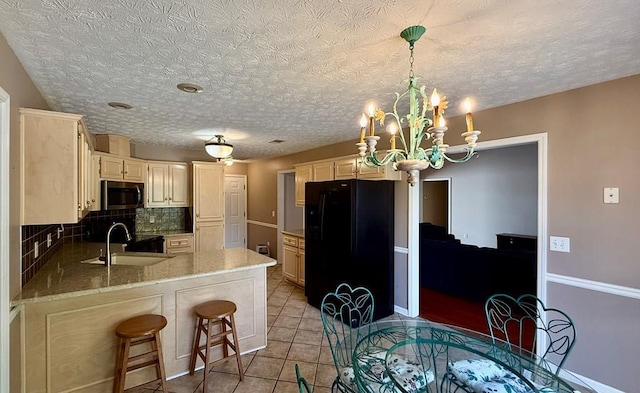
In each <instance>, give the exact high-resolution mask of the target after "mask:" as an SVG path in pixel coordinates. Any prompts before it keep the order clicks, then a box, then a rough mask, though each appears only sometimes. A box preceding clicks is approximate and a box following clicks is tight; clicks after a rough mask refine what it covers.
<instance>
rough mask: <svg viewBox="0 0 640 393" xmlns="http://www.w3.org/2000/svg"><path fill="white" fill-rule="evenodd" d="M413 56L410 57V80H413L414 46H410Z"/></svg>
mask: <svg viewBox="0 0 640 393" xmlns="http://www.w3.org/2000/svg"><path fill="white" fill-rule="evenodd" d="M409 49H410V50H411V54H410V55H409V79H413V44H411V45H409Z"/></svg>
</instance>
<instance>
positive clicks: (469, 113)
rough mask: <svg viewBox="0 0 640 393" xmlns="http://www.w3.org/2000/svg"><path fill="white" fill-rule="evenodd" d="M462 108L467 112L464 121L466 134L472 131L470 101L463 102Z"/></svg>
mask: <svg viewBox="0 0 640 393" xmlns="http://www.w3.org/2000/svg"><path fill="white" fill-rule="evenodd" d="M464 107H465V110H466V112H467V115H466V116H465V119H466V120H467V132H469V131H473V117H471V101H469V99H468V98H467V99H466V100H464Z"/></svg>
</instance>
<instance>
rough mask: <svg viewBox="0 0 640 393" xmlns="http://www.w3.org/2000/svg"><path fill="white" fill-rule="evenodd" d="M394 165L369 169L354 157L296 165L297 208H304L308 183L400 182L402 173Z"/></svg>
mask: <svg viewBox="0 0 640 393" xmlns="http://www.w3.org/2000/svg"><path fill="white" fill-rule="evenodd" d="M392 165H393V164H391V163H390V164H387V165H385V166H381V167H374V168H369V167H368V166H366V165H362V163H361V162H360V159H359V158H356V157H354V156H353V155H352V156H347V157H341V158H340V157H338V158H331V159H328V160H322V161H314V162H307V163H304V164H300V165H296V166H295V171H296V172H295V176H296V183H295V184H296V186H295V188H296V189H295V194H296V206H304V185H305V183H307V182H310V181H313V182H317V181H327V180H348V179H364V180H400V179H401V173H400V171H395V170H394V169H393V166H392Z"/></svg>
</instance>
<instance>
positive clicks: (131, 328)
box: [116, 314, 167, 338]
mask: <svg viewBox="0 0 640 393" xmlns="http://www.w3.org/2000/svg"><path fill="white" fill-rule="evenodd" d="M165 326H167V318H165V317H163V316H162V315H155V314H147V315H139V316H137V317H133V318H130V319H127V320H126V321H124V322H122V323H121V324H119V325H118V327H116V336H118V337H121V338H138V337H142V336H150V335H152V334H154V333H158V332H159V331H160V330H162V329H163V328H164V327H165Z"/></svg>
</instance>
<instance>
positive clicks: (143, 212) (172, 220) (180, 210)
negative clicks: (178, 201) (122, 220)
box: [136, 207, 189, 232]
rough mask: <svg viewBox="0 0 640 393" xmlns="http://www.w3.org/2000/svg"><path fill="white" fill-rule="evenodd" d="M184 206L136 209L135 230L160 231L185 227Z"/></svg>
mask: <svg viewBox="0 0 640 393" xmlns="http://www.w3.org/2000/svg"><path fill="white" fill-rule="evenodd" d="M188 215H189V214H188V208H186V207H163V208H153V209H136V232H162V231H174V230H183V229H185V228H186V226H185V225H186V222H187V220H186V217H187V216H188Z"/></svg>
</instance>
